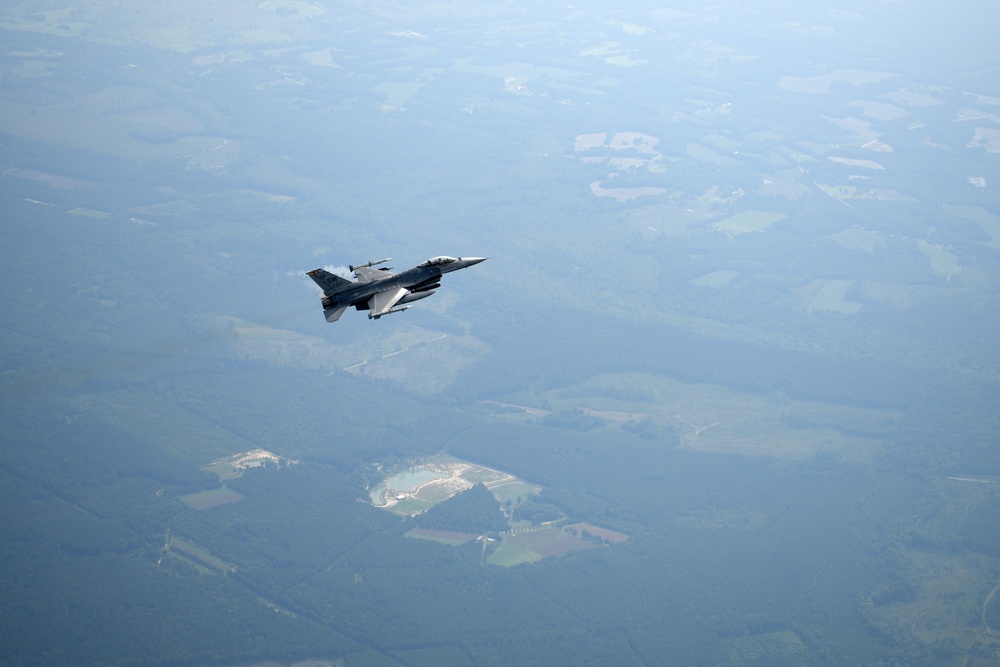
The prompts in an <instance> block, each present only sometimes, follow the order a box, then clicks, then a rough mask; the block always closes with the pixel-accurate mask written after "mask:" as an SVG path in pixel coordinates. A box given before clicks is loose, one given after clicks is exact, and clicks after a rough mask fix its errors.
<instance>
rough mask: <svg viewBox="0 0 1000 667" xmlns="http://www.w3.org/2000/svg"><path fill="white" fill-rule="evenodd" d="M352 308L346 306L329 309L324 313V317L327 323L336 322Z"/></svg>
mask: <svg viewBox="0 0 1000 667" xmlns="http://www.w3.org/2000/svg"><path fill="white" fill-rule="evenodd" d="M350 307H351V306H350V305H346V306H338V307H336V308H327V309H325V310H324V311H323V315H324V317H326V321H327V322H336V321H337V320H339V319H340V316H341V315H343V314H344V312H345V311H346V310H347V309H348V308H350Z"/></svg>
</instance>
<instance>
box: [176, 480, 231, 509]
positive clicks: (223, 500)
mask: <svg viewBox="0 0 1000 667" xmlns="http://www.w3.org/2000/svg"><path fill="white" fill-rule="evenodd" d="M244 498H246V496H244V495H243V494H242V493H237V492H236V491H232V490H230V489H227V488H226V487H225V486H223V487H222V488H220V489H211V490H210V491H199V492H198V493H189V494H187V495H183V496H178V500H180V501H181V502H182V503H184V504H185V505H187V506H188V507H190V508H191V509H193V510H204V509H208V508H209V507H216V506H218V505H229V504H230V503H238V502H240V501H241V500H243V499H244Z"/></svg>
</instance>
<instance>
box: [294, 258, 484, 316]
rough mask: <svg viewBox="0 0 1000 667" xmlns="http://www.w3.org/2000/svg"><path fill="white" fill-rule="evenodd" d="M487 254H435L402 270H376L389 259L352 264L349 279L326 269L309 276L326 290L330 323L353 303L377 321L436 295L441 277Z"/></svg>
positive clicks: (326, 305)
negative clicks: (475, 255) (469, 255)
mask: <svg viewBox="0 0 1000 667" xmlns="http://www.w3.org/2000/svg"><path fill="white" fill-rule="evenodd" d="M486 259H487V258H486V257H448V256H447V255H441V256H440V257H432V258H431V259H429V260H427V261H426V262H424V263H423V264H418V265H417V266H415V267H413V268H412V269H406V270H405V271H402V272H400V273H391V271H390V269H391V267H387V268H380V269H376V268H375V267H376V266H377V265H379V264H384V263H386V262H388V261H389V258H386V259H379V260H375V261H371V262H366V263H364V264H359V265H358V266H351V271H353V272H354V277H355V278H357V280H348V279H347V278H342V277H340V276H338V275H334V274H332V273H330V272H329V271H324V270H323V269H316V270H314V271H310V272H309V273H308V274H307V275H308V276H309V277H310V278H312V279H313V280H314V281H316V284H317V285H319V286H320V287H321V288H322V289H323V296H322V297H320V298H321V299H323V315H325V316H326V321H327V322H336V321H337V320H339V319H340V316H341V315H343V314H344V311H345V310H347V309H348V308H350V307H351V306H354V307H355V308H357V309H358V310H367V311H368V319H372V320H377V319H378V318H380V317H382V316H383V315H390V314H392V313H398V312H400V311H403V310H406V309H407V308H409V307H410V306H409V305H407V304H410V303H413V302H414V301H419V300H420V299H424V298H427V297H429V296H430V295H431V294H434V290H436V289H437V288H438V287H441V276H443V275H444V274H446V273H450V272H452V271H458V270H459V269H464V268H466V267H467V266H472V265H473V264H479V262H483V261H485V260H486Z"/></svg>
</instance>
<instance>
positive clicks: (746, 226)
mask: <svg viewBox="0 0 1000 667" xmlns="http://www.w3.org/2000/svg"><path fill="white" fill-rule="evenodd" d="M787 217H788V216H787V215H784V214H783V213H772V212H769V211H744V212H743V213H737V214H736V215H734V216H732V217H731V218H726V219H725V220H721V221H719V222H716V223H714V224H712V225H709V229H714V230H716V231H720V232H722V233H723V234H725V235H726V236H728V237H730V238H735V237H737V236H740V235H741V234H749V233H751V232H762V231H764V230H765V229H767V228H768V227H770V226H771V225H773V224H774V223H776V222H779V221H781V220H784V219H785V218H787Z"/></svg>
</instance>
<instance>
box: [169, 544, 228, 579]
mask: <svg viewBox="0 0 1000 667" xmlns="http://www.w3.org/2000/svg"><path fill="white" fill-rule="evenodd" d="M166 550H167V552H168V553H171V554H173V555H175V556H179V557H181V558H183V559H184V560H186V561H189V562H190V563H192V564H194V565H195V566H197V567H200V568H209V569H211V570H213V571H215V572H219V573H222V574H225V573H227V572H232V571H234V570H235V569H236V568H235V567H233V566H232V565H230V564H229V563H227V562H225V561H224V560H222V559H220V558H217V557H215V556H213V555H212V553H211V552H210V551H209V550H208V549H205V548H204V547H201V546H199V545H197V544H195V543H194V542H190V541H188V540H185V539H184V538H182V537H171V538H170V540H169V541H168V542H167V546H166Z"/></svg>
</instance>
